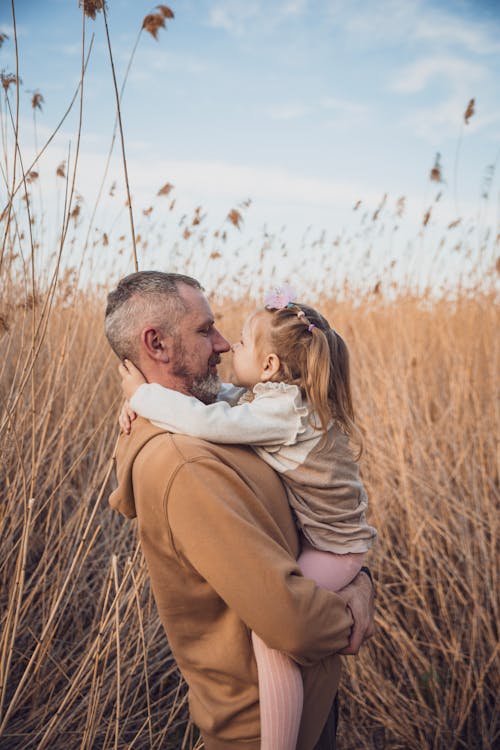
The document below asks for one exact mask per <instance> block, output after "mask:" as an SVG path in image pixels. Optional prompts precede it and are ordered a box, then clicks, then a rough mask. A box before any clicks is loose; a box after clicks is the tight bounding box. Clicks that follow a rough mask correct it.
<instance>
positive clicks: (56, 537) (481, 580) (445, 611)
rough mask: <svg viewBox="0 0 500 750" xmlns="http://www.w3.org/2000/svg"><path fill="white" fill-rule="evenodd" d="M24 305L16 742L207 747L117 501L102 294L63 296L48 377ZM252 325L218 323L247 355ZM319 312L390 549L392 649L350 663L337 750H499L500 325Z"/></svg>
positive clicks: (412, 305) (6, 455)
mask: <svg viewBox="0 0 500 750" xmlns="http://www.w3.org/2000/svg"><path fill="white" fill-rule="evenodd" d="M12 291H15V290H12ZM42 297H43V295H40V299H39V300H38V304H37V305H36V307H35V313H36V315H37V316H38V315H41V313H42V310H43V298H42ZM4 299H5V298H4ZM14 299H15V295H12V298H11V301H10V304H7V307H6V308H5V309H6V310H7V309H8V311H9V314H8V321H9V322H8V329H9V330H8V331H5V330H4V331H3V336H2V338H1V340H0V346H1V355H2V360H1V361H2V370H1V390H0V394H1V404H2V430H1V437H0V444H1V451H0V452H1V456H2V459H1V460H2V463H1V472H2V477H3V481H2V487H1V500H2V504H1V507H2V513H1V518H0V533H1V537H2V556H1V575H2V579H1V581H2V594H1V597H2V613H3V614H2V629H1V633H2V635H1V637H2V647H1V648H2V650H1V654H2V657H1V659H2V661H1V668H2V701H3V705H2V709H3V711H2V713H3V724H2V728H1V735H0V743H1V744H2V747H9V748H10V747H12V748H14V747H19V748H21V747H23V748H45V747H47V748H68V747H75V748H76V747H81V748H94V747H99V748H114V747H119V748H125V747H127V748H130V747H135V748H149V747H151V748H160V747H172V748H174V747H177V748H179V747H181V746H183V747H187V748H191V747H194V746H195V744H196V742H195V739H192V738H191V735H190V733H189V729H188V731H187V734H186V728H187V725H186V706H185V702H184V690H183V687H182V685H181V684H180V681H179V677H178V675H177V672H176V670H175V665H174V663H173V660H172V657H171V655H170V653H169V650H168V645H167V642H166V639H165V636H164V634H163V632H162V628H161V626H160V624H159V622H158V618H157V615H156V611H155V607H154V604H153V602H152V598H151V593H150V589H149V584H148V579H147V574H146V571H145V567H144V562H143V559H142V555H141V552H140V550H139V548H138V546H137V537H136V530H135V525H134V523H129V522H126V521H123V520H122V519H121V518H119V517H118V516H117V515H115V514H114V513H112V512H111V510H110V509H109V508H108V507H107V503H106V497H107V494H108V492H109V490H110V487H111V486H112V481H113V480H112V478H111V477H110V456H111V454H112V450H113V445H114V441H115V438H116V435H117V426H116V407H117V404H118V402H119V391H118V384H117V377H116V372H115V362H114V361H113V359H112V358H111V355H110V354H109V352H108V349H107V346H106V344H105V342H104V340H103V336H102V332H101V318H102V308H103V293H102V292H94V293H90V292H87V293H83V292H78V291H74V290H73V291H72V290H71V289H67V288H66V289H65V288H64V285H60V288H59V290H58V291H57V292H56V296H55V298H54V301H53V309H52V313H51V316H50V318H49V321H48V326H47V331H46V334H45V336H44V337H43V340H42V339H40V343H41V346H40V348H39V350H38V352H37V356H36V361H35V367H34V373H33V376H31V375H30V368H31V363H32V353H31V348H32V337H31V325H32V314H33V310H32V309H30V307H29V306H25V305H24V304H21V305H19V304H17V305H16V303H15V302H14ZM7 301H8V298H7ZM252 305H253V303H252V302H250V301H248V300H247V301H245V300H242V301H239V302H234V301H233V302H232V303H231V302H229V301H227V302H226V303H223V304H222V305H221V306H220V307H219V308H217V314H218V319H219V322H220V326H221V328H223V330H225V332H227V334H228V335H229V337H230V338H232V337H233V336H235V335H236V334H237V332H238V328H239V326H240V323H241V320H242V319H243V317H244V315H245V314H246V312H247V310H249V309H250V308H251V306H252ZM318 306H319V307H320V309H321V310H322V311H324V312H325V313H326V314H327V315H328V317H329V318H330V320H331V321H334V324H335V326H336V327H337V328H338V329H339V330H340V331H342V332H343V333H344V334H345V336H346V338H347V340H348V342H349V344H350V347H351V351H352V359H353V380H354V391H355V397H356V403H357V407H358V413H359V417H360V421H361V423H362V425H363V427H364V429H365V431H366V445H365V453H364V456H363V459H362V466H363V475H364V480H365V482H366V485H367V488H368V491H369V494H370V498H371V521H372V522H373V523H374V524H375V525H376V526H377V527H378V529H379V535H380V539H379V543H378V546H377V547H376V549H375V551H374V552H373V555H372V559H371V563H370V564H371V566H372V568H373V571H374V574H375V577H376V580H377V626H378V632H377V636H376V637H375V639H374V640H373V641H372V642H371V643H370V644H369V645H368V646H367V647H366V648H365V649H364V651H363V653H362V654H361V655H360V656H359V657H358V658H356V659H354V658H350V659H347V660H346V664H347V671H346V673H345V676H344V682H343V688H342V693H343V695H342V713H343V717H344V722H343V726H342V728H341V747H342V748H345V749H346V750H347V749H348V748H349V749H350V748H353V749H354V748H370V747H390V748H415V750H416V748H424V747H429V748H431V747H432V748H443V750H444V749H445V748H446V749H447V750H448V748H455V747H456V748H460V747H466V748H493V747H495V743H496V742H498V732H499V716H498V686H499V661H500V660H499V658H498V656H499V654H498V649H499V646H498V625H497V623H498V621H499V611H498V590H499V580H498V538H499V521H498V518H499V505H500V503H499V500H500V497H499V467H498V424H499V418H498V417H499V414H498V408H499V402H498V356H499V351H498V343H497V340H498V336H497V331H498V329H499V323H500V320H499V317H500V316H499V310H498V306H497V305H496V304H495V301H494V299H493V298H492V297H491V296H488V295H483V296H478V297H477V298H475V299H472V298H471V299H468V298H466V297H465V296H464V297H463V298H461V299H458V300H457V301H456V302H453V303H451V302H445V301H439V302H435V303H434V304H432V305H430V304H429V303H423V302H422V301H420V300H418V299H410V298H401V299H397V300H394V301H392V302H391V303H383V302H378V303H377V304H375V303H373V302H371V303H369V302H366V303H363V302H362V303H361V304H359V301H357V304H356V305H354V304H352V303H350V302H348V301H344V302H342V303H338V304H335V301H334V300H331V299H322V300H318ZM5 317H7V316H5ZM37 342H38V335H37V336H35V343H37ZM26 375H27V377H26ZM23 382H25V386H24V389H23V387H22V384H23ZM33 406H34V409H33ZM30 498H33V500H32V502H30Z"/></svg>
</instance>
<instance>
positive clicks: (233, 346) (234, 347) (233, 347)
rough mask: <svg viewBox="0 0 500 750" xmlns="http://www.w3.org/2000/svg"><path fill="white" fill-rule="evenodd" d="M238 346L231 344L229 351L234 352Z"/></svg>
mask: <svg viewBox="0 0 500 750" xmlns="http://www.w3.org/2000/svg"><path fill="white" fill-rule="evenodd" d="M237 346H238V345H237V344H231V351H232V352H234V350H235V349H236V347H237Z"/></svg>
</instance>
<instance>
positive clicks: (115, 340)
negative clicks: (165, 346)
mask: <svg viewBox="0 0 500 750" xmlns="http://www.w3.org/2000/svg"><path fill="white" fill-rule="evenodd" d="M179 284H187V285H188V286H191V287H194V288H195V289H200V290H202V289H203V287H202V286H201V284H200V283H199V282H198V281H196V279H193V278H192V277H191V276H184V275H183V274H181V273H164V272H162V271H138V272H137V273H131V274H130V275H129V276H125V277H124V278H123V279H121V280H120V281H119V282H118V286H117V287H116V289H114V290H113V291H112V292H110V293H109V294H108V304H107V306H106V314H105V320H104V331H105V333H106V336H107V339H108V341H109V343H110V345H111V348H112V349H113V351H114V352H115V354H116V355H117V356H118V357H119V358H120V359H122V360H123V359H125V358H126V359H130V360H131V361H132V362H134V361H137V354H138V351H139V335H140V332H141V330H142V329H143V328H144V326H148V325H150V326H153V327H155V328H159V329H160V330H161V331H162V332H163V333H165V334H170V335H175V334H176V333H177V328H178V326H179V322H180V320H181V318H182V316H183V315H184V313H185V312H186V305H185V303H184V302H183V300H182V298H181V297H180V295H179V288H178V285H179Z"/></svg>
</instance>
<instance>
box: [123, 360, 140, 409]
mask: <svg viewBox="0 0 500 750" xmlns="http://www.w3.org/2000/svg"><path fill="white" fill-rule="evenodd" d="M118 372H119V373H120V377H121V379H122V391H123V395H124V396H125V398H126V399H127V401H130V399H131V398H132V396H133V395H134V393H135V392H136V390H137V389H138V388H139V386H140V385H142V384H143V383H147V380H146V378H145V377H144V375H143V374H142V372H141V371H140V370H138V369H137V367H136V366H135V365H134V364H133V363H132V362H131V361H130V360H129V359H124V360H123V362H121V363H120V364H119V365H118Z"/></svg>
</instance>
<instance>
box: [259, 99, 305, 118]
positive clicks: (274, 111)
mask: <svg viewBox="0 0 500 750" xmlns="http://www.w3.org/2000/svg"><path fill="white" fill-rule="evenodd" d="M310 112H311V108H310V107H308V106H306V105H305V104H301V103H300V102H290V103H288V104H280V105H276V106H274V107H271V108H270V109H269V116H270V117H271V120H298V119H300V118H301V117H305V115H308V114H310Z"/></svg>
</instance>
